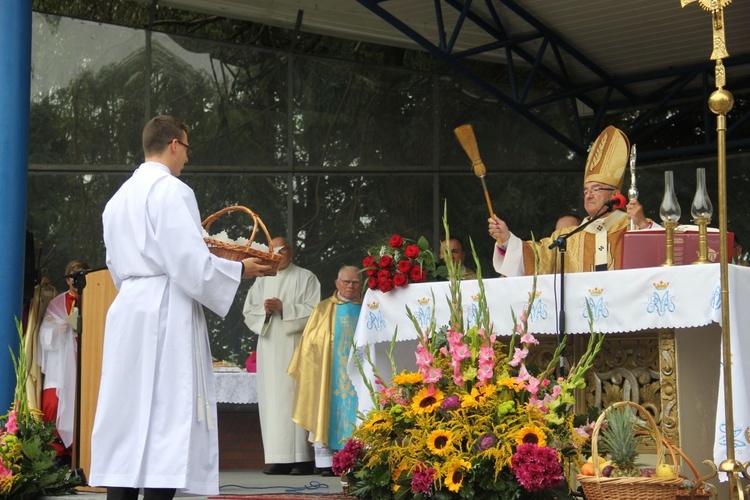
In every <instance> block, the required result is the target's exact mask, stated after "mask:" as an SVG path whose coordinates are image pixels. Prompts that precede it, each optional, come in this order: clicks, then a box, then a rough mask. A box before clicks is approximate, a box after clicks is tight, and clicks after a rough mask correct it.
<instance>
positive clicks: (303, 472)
mask: <svg viewBox="0 0 750 500" xmlns="http://www.w3.org/2000/svg"><path fill="white" fill-rule="evenodd" d="M312 474H315V462H296V463H295V464H294V467H292V471H291V472H290V473H289V475H290V476H311V475H312Z"/></svg>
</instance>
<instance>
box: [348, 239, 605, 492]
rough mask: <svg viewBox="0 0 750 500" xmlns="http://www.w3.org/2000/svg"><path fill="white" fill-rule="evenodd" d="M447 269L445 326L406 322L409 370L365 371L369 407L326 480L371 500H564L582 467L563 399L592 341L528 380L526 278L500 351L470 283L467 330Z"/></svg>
mask: <svg viewBox="0 0 750 500" xmlns="http://www.w3.org/2000/svg"><path fill="white" fill-rule="evenodd" d="M446 233H447V227H446ZM446 239H448V235H447V234H446ZM475 261H476V264H477V274H478V275H479V276H481V267H480V264H479V262H478V260H477V259H476V257H475ZM446 264H447V265H448V268H449V269H448V272H449V276H450V278H451V297H450V306H451V320H450V324H449V325H446V326H443V327H441V328H437V327H435V326H434V321H431V324H432V325H433V326H432V327H431V328H430V329H428V330H427V331H423V330H421V328H419V326H418V323H417V322H416V320H414V323H415V327H417V330H418V331H419V334H420V336H419V339H418V345H417V349H416V359H417V367H418V369H417V371H415V372H406V371H403V372H401V373H398V374H397V375H396V376H394V377H393V379H392V381H391V383H390V384H386V383H385V382H384V381H383V380H384V379H383V377H382V376H380V374H378V373H377V370H376V377H375V378H376V379H377V380H378V382H377V384H376V385H374V386H373V387H372V388H371V391H372V397H373V401H374V402H376V408H375V409H373V410H371V411H370V412H369V413H367V414H366V415H360V417H361V419H362V422H361V423H360V424H359V425H358V426H357V427H356V428H355V430H354V433H353V436H352V437H351V439H349V441H348V442H347V443H346V445H345V447H344V449H343V450H341V451H339V452H338V453H337V454H336V455H335V456H334V461H333V465H334V467H333V470H334V472H335V473H338V474H346V475H347V480H348V483H349V485H350V489H349V493H350V494H353V495H355V496H357V497H359V498H367V499H372V500H381V499H382V500H386V499H388V500H390V499H392V498H395V499H396V500H402V499H424V498H428V497H429V498H437V499H450V498H465V499H469V498H472V499H473V498H477V499H531V498H572V497H571V496H570V493H569V491H568V487H567V486H568V484H567V482H566V481H565V477H564V473H563V470H564V465H565V462H567V461H571V460H572V461H580V460H581V449H582V447H583V445H584V444H585V442H586V438H584V437H582V435H581V433H579V432H577V430H576V428H575V427H574V425H573V415H572V414H571V408H572V405H573V403H574V398H573V391H574V390H575V389H577V388H581V387H583V384H584V379H583V377H584V374H585V373H586V371H587V370H588V369H589V368H590V367H591V364H592V361H593V358H594V356H595V355H596V353H597V352H598V351H599V349H600V347H601V343H602V341H603V336H602V335H601V334H596V333H594V332H593V331H592V335H591V337H590V341H589V345H588V348H587V350H586V352H585V353H584V354H583V356H582V357H581V360H580V361H579V363H578V364H577V365H575V366H573V367H572V368H571V369H570V371H569V373H568V375H567V377H564V378H563V377H558V378H556V377H554V370H555V367H556V366H558V362H559V358H560V355H561V352H562V348H563V346H564V343H563V345H561V346H559V348H558V349H557V351H556V352H555V353H554V355H553V356H552V359H551V361H550V362H549V365H548V366H547V367H546V368H545V369H544V370H541V371H540V372H538V373H532V371H534V370H532V369H531V368H530V367H527V366H526V365H525V362H524V360H525V357H526V356H527V354H528V350H529V349H531V348H533V346H534V345H536V344H537V343H538V342H537V341H536V339H535V338H534V337H533V335H531V334H529V333H528V325H527V320H526V311H529V310H531V307H532V305H533V301H534V298H535V297H536V294H535V293H534V292H535V287H536V282H535V281H534V290H532V293H530V294H528V297H529V301H528V303H527V306H526V309H525V310H524V311H523V312H522V313H521V314H520V315H519V316H518V317H515V315H514V317H513V319H514V323H515V325H516V326H515V328H514V330H513V332H511V335H510V336H509V337H507V339H508V344H505V345H504V344H503V343H502V342H500V341H499V340H498V337H497V334H496V333H495V332H493V326H492V323H491V321H490V318H489V312H488V309H487V300H486V297H485V293H484V285H483V283H482V280H481V278H480V279H479V282H478V284H479V290H480V292H479V298H478V305H479V307H478V314H477V319H476V323H475V324H473V325H471V326H467V325H465V324H464V322H463V318H462V307H461V297H460V285H459V282H458V275H457V270H456V269H455V266H452V262H450V259H448V261H447V262H446ZM412 319H414V318H412ZM392 364H393V363H392ZM360 368H362V367H360ZM373 369H375V367H374V366H373ZM395 372H396V370H395V369H394V373H395Z"/></svg>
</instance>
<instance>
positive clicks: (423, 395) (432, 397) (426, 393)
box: [411, 387, 444, 414]
mask: <svg viewBox="0 0 750 500" xmlns="http://www.w3.org/2000/svg"><path fill="white" fill-rule="evenodd" d="M443 396H444V394H443V391H441V390H440V389H435V388H434V387H423V388H422V389H420V390H419V392H418V393H417V395H416V396H414V400H413V401H412V403H411V406H412V409H413V410H414V413H416V414H420V413H432V412H434V411H435V410H437V409H438V408H440V404H441V403H442V402H443Z"/></svg>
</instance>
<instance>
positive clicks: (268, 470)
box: [263, 464, 294, 476]
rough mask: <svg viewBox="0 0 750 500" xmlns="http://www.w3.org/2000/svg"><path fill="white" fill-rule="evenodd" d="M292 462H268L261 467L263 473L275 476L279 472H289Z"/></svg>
mask: <svg viewBox="0 0 750 500" xmlns="http://www.w3.org/2000/svg"><path fill="white" fill-rule="evenodd" d="M293 466H294V464H268V465H266V467H265V468H264V469H263V474H268V475H270V476H276V475H281V474H290V473H291V472H292V467H293Z"/></svg>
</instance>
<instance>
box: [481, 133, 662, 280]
mask: <svg viewBox="0 0 750 500" xmlns="http://www.w3.org/2000/svg"><path fill="white" fill-rule="evenodd" d="M629 151H630V144H629V141H628V138H627V136H626V135H625V133H624V132H622V131H621V130H618V129H616V128H615V127H612V126H609V127H607V128H606V129H605V130H604V131H603V132H602V133H601V134H600V135H599V137H597V139H596V141H595V142H594V145H593V146H592V147H591V151H590V152H589V156H588V159H587V160H586V170H585V173H584V179H583V203H584V207H585V209H586V212H587V213H588V217H586V218H585V219H584V220H583V223H586V222H587V221H588V220H590V219H591V218H592V217H595V216H596V215H597V214H598V213H599V212H600V211H601V210H602V207H604V204H605V203H606V202H607V201H609V200H611V199H612V198H613V197H614V196H615V195H618V194H620V190H621V189H622V180H623V175H624V174H625V167H626V166H627V164H628V155H629ZM631 220H633V222H634V223H635V227H636V229H647V228H650V227H659V226H658V225H655V224H654V223H653V222H652V221H651V220H650V219H647V218H646V216H645V215H644V213H643V206H642V205H641V204H640V203H639V202H638V200H637V199H632V200H630V202H629V203H628V204H627V207H626V212H622V211H620V210H614V211H612V212H610V213H609V214H605V215H604V216H602V217H600V218H599V219H597V220H596V221H595V222H593V223H592V224H590V225H589V226H588V227H586V228H585V229H584V230H583V231H581V232H579V233H577V234H574V235H573V236H571V237H570V238H568V240H567V256H566V259H565V271H566V272H570V273H576V272H587V271H606V270H609V269H620V267H621V263H620V260H621V256H622V240H623V237H622V235H623V234H624V233H625V232H626V231H628V230H629V229H630V221H631ZM488 223H489V234H490V236H491V237H492V238H494V239H495V241H496V243H495V248H494V254H493V259H492V263H493V266H494V268H495V271H497V272H498V273H500V274H502V275H503V276H522V275H526V274H533V273H534V249H533V246H532V245H534V243H533V242H531V241H522V240H521V239H520V238H518V237H517V236H515V235H514V234H513V233H511V232H510V230H509V229H508V226H507V224H506V223H505V222H504V221H503V220H502V219H500V218H499V217H497V216H496V215H494V216H493V217H492V218H490V219H489V220H488ZM575 229H576V227H575V226H571V227H565V228H561V229H558V230H556V231H555V232H554V233H552V235H551V236H550V237H549V238H543V239H541V240H539V241H537V242H536V248H537V251H538V253H539V274H550V273H553V272H556V271H557V270H559V269H560V252H559V251H558V250H557V249H556V248H555V249H551V250H550V249H549V246H550V244H551V243H552V242H554V241H555V240H557V238H558V237H560V236H561V235H563V234H567V233H570V232H572V231H573V230H575Z"/></svg>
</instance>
